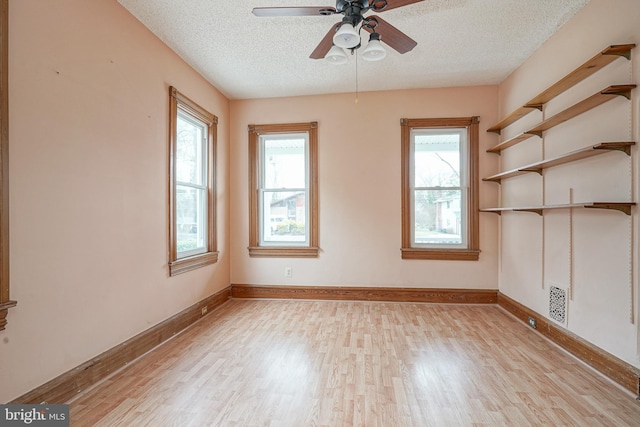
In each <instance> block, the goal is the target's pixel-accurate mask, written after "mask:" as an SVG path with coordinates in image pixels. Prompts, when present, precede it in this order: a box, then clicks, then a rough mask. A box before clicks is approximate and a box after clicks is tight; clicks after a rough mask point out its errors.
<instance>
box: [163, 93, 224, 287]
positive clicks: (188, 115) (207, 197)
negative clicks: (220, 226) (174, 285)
mask: <svg viewBox="0 0 640 427" xmlns="http://www.w3.org/2000/svg"><path fill="white" fill-rule="evenodd" d="M170 100H171V103H170V105H171V113H170V136H171V140H170V171H169V172H170V173H169V175H170V192H169V196H170V197H169V198H170V204H169V205H170V215H169V216H170V221H169V222H170V227H169V245H170V250H169V253H170V255H169V258H170V259H169V269H170V274H171V275H172V276H173V275H176V274H179V273H183V272H186V271H189V270H193V269H194V268H198V267H201V266H204V265H207V264H212V263H215V262H216V261H217V259H218V253H217V252H216V240H215V236H216V235H215V231H216V230H215V220H214V219H215V187H214V173H215V171H214V168H215V163H214V159H215V139H216V126H217V123H218V118H217V117H216V116H214V115H213V114H211V113H209V112H207V111H206V110H205V109H203V108H202V107H200V106H199V105H198V104H196V103H195V102H193V101H191V100H190V99H189V98H187V97H185V96H184V95H182V94H181V93H180V92H178V91H177V90H176V89H175V88H173V87H172V88H170Z"/></svg>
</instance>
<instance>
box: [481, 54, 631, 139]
mask: <svg viewBox="0 0 640 427" xmlns="http://www.w3.org/2000/svg"><path fill="white" fill-rule="evenodd" d="M635 46H636V45H635V44H622V45H612V46H609V47H607V48H606V49H604V50H602V51H601V52H600V53H598V54H597V55H596V56H594V57H593V58H591V59H590V60H588V61H587V62H585V63H584V64H582V65H581V66H580V67H578V68H576V69H575V70H574V71H572V72H571V73H569V74H567V75H566V76H565V77H563V78H562V79H561V80H559V81H558V82H557V83H555V84H554V85H553V86H551V87H549V88H548V89H547V90H545V91H544V92H542V93H540V94H539V95H537V96H536V97H534V98H533V99H532V100H530V101H529V102H527V103H526V104H525V105H523V106H522V107H520V108H518V109H517V110H515V111H514V112H512V113H511V114H509V115H508V116H507V117H505V118H504V119H502V120H501V121H500V122H498V123H496V124H495V125H493V126H492V127H490V128H489V129H488V130H487V132H495V133H497V134H500V132H502V129H504V128H506V127H507V126H509V125H510V124H512V123H514V122H515V121H517V120H519V119H520V118H522V117H524V116H526V115H527V114H529V113H530V112H531V111H533V110H542V106H543V105H544V104H546V103H547V102H549V101H550V100H552V99H553V98H555V97H556V96H558V95H560V94H561V93H562V92H564V91H565V90H567V89H569V88H570V87H572V86H574V85H575V84H577V83H578V82H580V81H582V80H584V79H586V78H587V77H589V76H590V75H592V74H594V73H595V72H596V71H598V70H600V69H601V68H603V67H605V66H606V65H608V64H610V63H611V62H613V61H615V60H616V59H617V58H618V57H620V56H622V57H624V58H627V59H630V58H631V49H633V48H634V47H635ZM505 148H506V147H505Z"/></svg>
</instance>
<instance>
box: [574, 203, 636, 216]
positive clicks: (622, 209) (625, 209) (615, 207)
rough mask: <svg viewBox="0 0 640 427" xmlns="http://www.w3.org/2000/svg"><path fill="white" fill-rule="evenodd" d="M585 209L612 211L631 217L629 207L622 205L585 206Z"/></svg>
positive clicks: (601, 204)
mask: <svg viewBox="0 0 640 427" xmlns="http://www.w3.org/2000/svg"><path fill="white" fill-rule="evenodd" d="M585 208H588V209H611V210H614V211H620V212H622V213H624V214H627V215H631V206H629V205H623V204H615V203H611V204H609V203H599V204H595V205H586V206H585Z"/></svg>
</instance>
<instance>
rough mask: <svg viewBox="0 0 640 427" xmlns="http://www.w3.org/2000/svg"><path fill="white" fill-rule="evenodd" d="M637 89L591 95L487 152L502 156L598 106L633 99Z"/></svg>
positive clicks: (612, 88)
mask: <svg viewBox="0 0 640 427" xmlns="http://www.w3.org/2000/svg"><path fill="white" fill-rule="evenodd" d="M635 87H636V85H634V84H629V85H614V86H609V87H607V88H605V89H603V90H601V91H600V92H597V93H596V94H594V95H591V96H590V97H589V98H586V99H583V100H582V101H580V102H578V103H577V104H574V105H572V106H571V107H569V108H567V109H566V110H564V111H561V112H559V113H558V114H556V115H555V116H552V117H549V118H548V119H546V120H544V121H542V122H541V123H539V124H538V125H537V126H535V127H534V128H532V129H529V130H528V131H526V132H523V133H521V134H520V135H518V136H516V137H514V138H511V139H508V140H506V141H503V142H501V143H500V144H498V145H495V146H493V147H491V148H489V149H488V150H487V153H496V154H500V151H502V150H504V149H505V148H509V147H512V146H514V145H516V144H518V143H520V142H522V141H524V140H527V139H529V138H531V137H532V136H533V135H537V136H539V137H542V133H543V132H544V131H547V130H549V129H551V128H552V127H554V126H557V125H559V124H561V123H564V122H566V121H567V120H570V119H572V118H574V117H576V116H578V115H580V114H582V113H585V112H587V111H589V110H591V109H593V108H595V107H597V106H598V105H601V104H604V103H605V102H607V101H610V100H612V99H614V98H615V97H617V96H624V97H625V98H627V99H631V90H633V89H634V88H635Z"/></svg>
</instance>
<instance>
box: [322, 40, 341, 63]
mask: <svg viewBox="0 0 640 427" xmlns="http://www.w3.org/2000/svg"><path fill="white" fill-rule="evenodd" d="M324 59H326V60H327V61H328V62H330V63H332V64H333V65H342V64H346V63H347V54H346V53H344V50H342V48H339V47H338V46H336V45H333V46H331V49H329V52H327V55H326V56H325V57H324Z"/></svg>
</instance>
